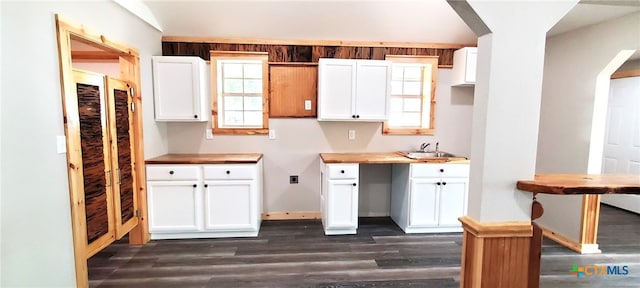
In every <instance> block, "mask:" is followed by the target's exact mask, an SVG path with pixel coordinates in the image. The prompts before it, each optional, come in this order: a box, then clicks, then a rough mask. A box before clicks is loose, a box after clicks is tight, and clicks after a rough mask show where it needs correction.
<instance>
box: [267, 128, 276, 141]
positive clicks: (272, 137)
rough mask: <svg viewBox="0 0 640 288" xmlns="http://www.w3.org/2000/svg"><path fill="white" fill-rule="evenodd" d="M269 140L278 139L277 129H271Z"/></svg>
mask: <svg viewBox="0 0 640 288" xmlns="http://www.w3.org/2000/svg"><path fill="white" fill-rule="evenodd" d="M269 140H276V129H269Z"/></svg>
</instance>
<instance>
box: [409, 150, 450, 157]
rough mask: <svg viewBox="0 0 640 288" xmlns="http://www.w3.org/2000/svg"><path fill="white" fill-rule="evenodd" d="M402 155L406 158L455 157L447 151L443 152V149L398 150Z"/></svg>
mask: <svg viewBox="0 0 640 288" xmlns="http://www.w3.org/2000/svg"><path fill="white" fill-rule="evenodd" d="M400 153H401V154H402V155H404V156H405V157H407V158H411V159H427V158H452V157H456V156H455V155H453V154H451V153H448V152H444V151H437V152H436V151H430V152H423V151H413V152H400Z"/></svg>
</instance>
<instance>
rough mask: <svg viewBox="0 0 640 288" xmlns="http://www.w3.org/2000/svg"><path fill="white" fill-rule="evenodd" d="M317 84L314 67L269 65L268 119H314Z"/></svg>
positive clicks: (315, 67) (316, 72) (316, 68)
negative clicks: (307, 108)
mask: <svg viewBox="0 0 640 288" xmlns="http://www.w3.org/2000/svg"><path fill="white" fill-rule="evenodd" d="M317 82H318V67H317V66H315V65H294V64H286V65H279V64H278V65H273V64H272V65H269V98H270V99H269V100H270V101H269V117H270V118H276V117H316V115H317V113H316V102H317V101H316V99H317V98H318V93H317ZM307 100H308V101H311V109H309V110H305V106H304V102H305V101H307Z"/></svg>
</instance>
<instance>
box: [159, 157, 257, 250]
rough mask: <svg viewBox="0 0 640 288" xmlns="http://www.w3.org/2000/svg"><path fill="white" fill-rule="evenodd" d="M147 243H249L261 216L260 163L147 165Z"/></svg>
mask: <svg viewBox="0 0 640 288" xmlns="http://www.w3.org/2000/svg"><path fill="white" fill-rule="evenodd" d="M147 175H148V179H147V191H148V194H147V197H148V201H147V202H148V210H149V232H150V233H151V239H178V238H209V237H255V236H257V235H258V232H259V230H260V222H261V215H262V161H259V162H258V163H256V164H207V165H187V164H167V165H165V164H152V165H147Z"/></svg>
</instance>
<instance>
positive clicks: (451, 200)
mask: <svg viewBox="0 0 640 288" xmlns="http://www.w3.org/2000/svg"><path fill="white" fill-rule="evenodd" d="M467 191H468V182H467V181H466V179H455V178H449V179H447V178H444V179H442V185H441V186H440V221H439V224H440V226H460V225H461V224H460V221H458V218H459V217H462V216H464V215H466V214H467Z"/></svg>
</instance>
